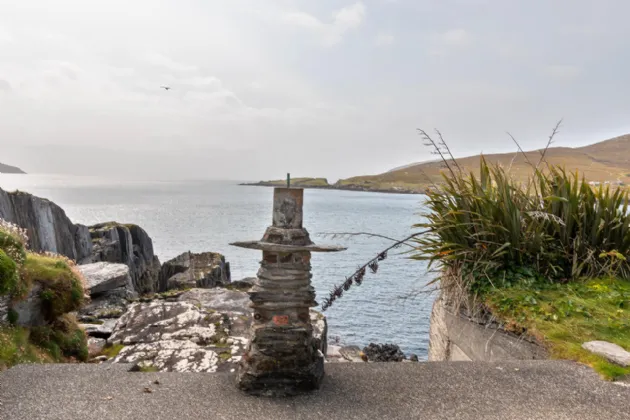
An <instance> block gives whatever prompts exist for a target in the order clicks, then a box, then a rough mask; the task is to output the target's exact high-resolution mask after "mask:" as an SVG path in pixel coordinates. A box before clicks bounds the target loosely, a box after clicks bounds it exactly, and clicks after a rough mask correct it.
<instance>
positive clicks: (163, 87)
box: [160, 86, 171, 90]
mask: <svg viewBox="0 0 630 420" xmlns="http://www.w3.org/2000/svg"><path fill="white" fill-rule="evenodd" d="M160 87H161V88H162V89H164V90H170V89H171V87H170V86H160Z"/></svg>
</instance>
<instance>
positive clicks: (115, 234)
mask: <svg viewBox="0 0 630 420" xmlns="http://www.w3.org/2000/svg"><path fill="white" fill-rule="evenodd" d="M89 231H90V235H91V240H92V244H93V248H92V260H93V261H103V262H111V263H121V264H125V265H127V266H128V267H129V271H130V275H131V280H132V283H133V289H134V290H135V291H136V292H138V293H140V294H144V293H152V292H156V291H157V290H158V278H159V273H160V261H159V260H158V258H157V256H155V254H154V253H153V241H152V240H151V238H150V237H149V235H148V234H147V232H145V231H144V229H142V228H141V227H139V226H136V225H130V224H127V225H123V224H120V223H117V222H107V223H100V224H97V225H93V226H90V228H89Z"/></svg>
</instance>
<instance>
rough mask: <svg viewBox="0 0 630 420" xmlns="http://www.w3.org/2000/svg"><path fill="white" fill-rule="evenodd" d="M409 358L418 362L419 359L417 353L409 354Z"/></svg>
mask: <svg viewBox="0 0 630 420" xmlns="http://www.w3.org/2000/svg"><path fill="white" fill-rule="evenodd" d="M409 360H410V361H412V362H418V361H419V359H418V356H417V355H415V354H411V355H409Z"/></svg>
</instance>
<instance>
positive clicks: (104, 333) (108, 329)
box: [81, 319, 118, 339]
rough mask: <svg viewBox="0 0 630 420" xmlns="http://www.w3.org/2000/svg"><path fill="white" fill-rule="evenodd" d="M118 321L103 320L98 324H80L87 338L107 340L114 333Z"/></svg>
mask: <svg viewBox="0 0 630 420" xmlns="http://www.w3.org/2000/svg"><path fill="white" fill-rule="evenodd" d="M117 322H118V319H103V320H100V323H98V324H81V328H83V330H84V331H85V333H86V334H87V335H88V336H89V337H96V338H103V339H106V338H109V337H110V336H111V335H112V333H113V332H114V328H115V327H116V323H117Z"/></svg>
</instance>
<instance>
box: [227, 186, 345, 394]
mask: <svg viewBox="0 0 630 420" xmlns="http://www.w3.org/2000/svg"><path fill="white" fill-rule="evenodd" d="M287 184H288V182H287ZM303 193H304V190H303V189H301V188H275V189H274V195H273V224H272V226H269V227H268V228H267V231H266V232H265V234H264V236H263V238H262V240H260V241H250V242H236V243H233V244H231V245H234V246H239V247H242V248H249V249H257V250H262V252H263V258H262V261H261V262H260V269H259V270H258V274H257V279H256V281H255V283H254V286H253V287H252V289H251V290H250V292H249V295H250V299H251V305H250V306H251V307H252V308H253V310H254V321H253V323H252V327H251V341H250V344H249V347H248V349H247V352H246V353H245V355H244V356H243V358H242V360H241V362H240V366H239V372H238V375H237V384H238V387H239V388H240V389H242V390H243V391H246V392H248V393H250V394H254V395H265V396H289V395H295V394H297V393H300V392H306V391H310V390H314V389H317V388H318V387H319V385H320V383H321V380H322V378H323V376H324V355H323V354H322V352H321V351H320V350H319V349H318V348H317V345H316V344H315V341H314V340H313V328H312V325H311V320H310V313H309V312H310V308H311V307H314V306H317V302H315V289H314V288H313V287H312V286H311V277H312V274H311V263H310V261H311V252H334V251H342V250H344V249H345V248H342V247H335V246H317V245H315V244H314V243H313V242H311V240H310V237H309V234H308V232H307V230H306V229H304V228H303V227H302V204H303Z"/></svg>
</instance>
